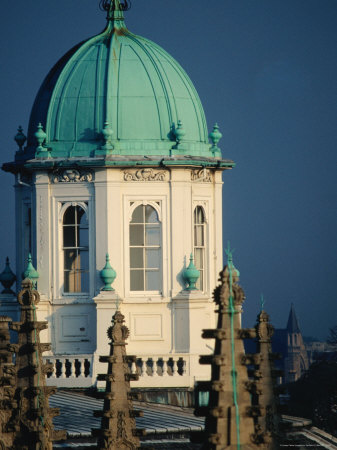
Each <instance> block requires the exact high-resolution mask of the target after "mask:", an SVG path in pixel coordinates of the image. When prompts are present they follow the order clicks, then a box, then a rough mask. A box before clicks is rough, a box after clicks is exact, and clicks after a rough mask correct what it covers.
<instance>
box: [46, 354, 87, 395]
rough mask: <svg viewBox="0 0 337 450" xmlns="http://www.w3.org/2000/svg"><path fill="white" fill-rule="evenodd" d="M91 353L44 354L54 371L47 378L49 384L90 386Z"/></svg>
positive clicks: (69, 386) (73, 386)
mask: <svg viewBox="0 0 337 450" xmlns="http://www.w3.org/2000/svg"><path fill="white" fill-rule="evenodd" d="M93 359H94V358H93V355H64V356H46V357H45V358H44V360H45V362H49V363H51V364H53V367H54V371H53V373H52V374H51V375H50V376H49V377H48V378H47V384H48V385H49V386H57V387H67V388H77V387H81V388H82V387H83V388H85V387H90V386H92V385H93V384H94V382H95V380H93Z"/></svg>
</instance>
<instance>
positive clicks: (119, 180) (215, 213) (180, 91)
mask: <svg viewBox="0 0 337 450" xmlns="http://www.w3.org/2000/svg"><path fill="white" fill-rule="evenodd" d="M104 5H105V7H106V9H107V26H106V28H105V30H104V31H103V32H102V33H100V34H99V35H97V36H95V37H93V38H91V39H89V40H87V41H85V42H84V43H81V44H79V45H77V46H76V47H74V48H73V49H72V50H70V51H69V52H68V53H67V54H66V55H65V56H64V57H63V58H62V59H61V60H60V61H59V62H58V63H57V64H56V65H55V66H54V68H53V69H52V70H51V71H50V73H49V75H48V76H47V77H46V79H45V81H44V83H43V84H42V86H41V88H40V91H39V93H38V94H37V97H36V100H35V103H34V106H33V109H32V113H31V117H30V124H29V130H28V139H27V145H26V146H25V136H24V134H23V132H22V130H20V131H19V133H18V134H17V136H16V141H17V143H18V145H19V150H18V151H17V152H16V155H15V161H14V162H11V163H7V164H5V165H4V166H3V168H4V170H6V171H10V172H12V173H13V174H15V179H16V185H15V190H16V242H17V251H16V263H17V264H16V267H17V270H16V272H17V279H20V277H21V273H22V272H23V271H24V269H25V267H26V264H27V258H28V255H29V253H31V254H32V259H33V265H34V267H35V268H36V269H37V271H38V273H39V279H38V285H37V288H38V291H39V292H40V295H41V302H40V304H39V311H38V314H39V317H38V318H39V320H48V321H49V322H50V326H49V329H48V333H49V335H48V336H44V338H45V340H46V341H48V342H51V343H52V352H51V353H50V355H49V359H50V360H51V361H52V362H54V364H55V366H56V372H55V373H54V375H53V377H52V379H51V382H52V383H53V384H55V383H56V384H57V385H59V386H90V385H93V384H95V380H96V374H97V373H98V372H100V371H102V369H103V368H99V367H98V366H99V362H98V356H99V355H101V354H105V353H106V352H107V351H108V340H107V337H106V329H107V328H108V326H109V324H110V322H111V317H112V315H113V314H114V312H115V310H116V307H117V306H118V305H119V308H120V309H121V311H122V313H123V314H124V316H125V318H126V324H127V326H128V327H129V328H130V332H131V335H130V340H129V347H128V352H129V353H132V354H134V355H137V358H138V360H137V365H136V366H134V367H133V370H137V371H138V372H139V373H140V375H141V377H140V381H139V382H138V383H137V386H144V387H145V386H149V387H156V386H160V387H193V385H194V381H195V380H196V379H204V378H207V376H208V372H207V370H208V369H206V368H204V367H202V366H199V364H198V360H199V355H200V354H204V353H205V352H206V353H207V352H211V350H212V349H210V348H208V347H207V346H206V343H205V341H204V342H203V340H202V339H201V330H202V328H212V327H214V325H215V324H214V308H213V303H212V291H213V289H214V287H215V285H216V282H217V278H218V274H219V272H220V270H221V269H222V178H221V177H222V172H223V171H224V170H226V169H230V168H232V167H233V165H234V164H233V162H232V161H229V160H224V159H222V156H221V151H220V149H219V148H218V146H217V144H218V142H219V140H220V138H221V134H220V132H219V130H218V126H217V125H215V126H214V128H213V131H212V132H211V133H210V134H208V130H207V125H206V119H205V115H204V111H203V108H202V105H201V102H200V99H199V97H198V94H197V93H196V91H195V88H194V86H193V84H192V82H191V80H190V79H189V78H188V76H187V75H186V73H185V72H184V70H183V69H182V68H181V66H180V65H179V64H178V63H177V62H176V61H175V60H174V59H173V58H172V57H171V56H170V55H168V54H167V53H166V52H165V51H164V50H163V49H162V48H160V47H159V46H157V45H156V44H154V43H153V42H151V41H149V40H147V39H145V38H142V37H139V36H136V35H134V34H132V33H130V32H129V31H128V30H127V28H126V26H125V23H124V17H123V9H125V5H126V3H123V4H122V3H121V2H119V0H111V1H105V2H104ZM209 138H210V140H211V144H210V143H209ZM106 254H108V255H109V258H110V264H111V266H112V267H113V269H114V270H115V272H116V278H115V280H114V282H113V290H111V281H112V279H113V278H114V276H113V275H114V274H113V272H112V271H111V269H110V268H109V261H108V264H107V266H106V270H105V272H104V274H103V275H104V276H105V279H104V282H103V280H102V278H101V275H100V272H101V270H102V269H103V267H105V264H106ZM190 254H192V256H193V258H194V265H195V266H196V268H197V269H198V271H199V278H198V280H197V281H196V284H195V279H194V275H195V269H194V266H193V260H192V261H191V264H190ZM193 258H192V259H193ZM187 267H189V269H187ZM109 276H111V279H110V280H109ZM104 286H105V288H104V289H103V290H102V288H103V287H104ZM42 338H43V336H42Z"/></svg>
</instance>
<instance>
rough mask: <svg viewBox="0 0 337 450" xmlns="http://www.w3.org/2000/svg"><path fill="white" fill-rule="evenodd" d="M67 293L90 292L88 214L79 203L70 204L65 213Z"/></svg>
mask: <svg viewBox="0 0 337 450" xmlns="http://www.w3.org/2000/svg"><path fill="white" fill-rule="evenodd" d="M63 254H64V260H63V261H64V266H63V267H64V269H63V270H64V287H63V291H64V292H65V293H71V292H89V227H88V215H87V213H86V211H85V210H84V209H83V208H82V207H81V206H79V205H76V206H69V207H68V208H67V209H66V211H65V213H64V215H63Z"/></svg>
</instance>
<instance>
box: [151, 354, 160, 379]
mask: <svg viewBox="0 0 337 450" xmlns="http://www.w3.org/2000/svg"><path fill="white" fill-rule="evenodd" d="M152 361H153V366H152V376H153V377H159V373H158V368H159V358H157V359H155V358H152Z"/></svg>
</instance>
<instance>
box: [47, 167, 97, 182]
mask: <svg viewBox="0 0 337 450" xmlns="http://www.w3.org/2000/svg"><path fill="white" fill-rule="evenodd" d="M51 180H52V182H53V183H77V182H80V181H82V182H83V181H86V182H90V181H92V180H93V175H92V173H91V172H89V171H87V170H78V169H62V170H56V171H55V172H53V173H52V175H51Z"/></svg>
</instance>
